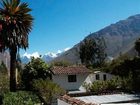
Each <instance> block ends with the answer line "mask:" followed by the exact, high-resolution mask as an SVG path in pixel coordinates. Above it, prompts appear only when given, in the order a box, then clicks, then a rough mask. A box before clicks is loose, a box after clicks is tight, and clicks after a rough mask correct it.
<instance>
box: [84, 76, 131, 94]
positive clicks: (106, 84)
mask: <svg viewBox="0 0 140 105" xmlns="http://www.w3.org/2000/svg"><path fill="white" fill-rule="evenodd" d="M83 86H84V87H85V89H86V90H87V91H90V92H95V93H102V92H106V91H109V92H110V91H116V90H121V91H131V90H132V78H131V76H129V77H128V78H120V77H115V78H113V79H111V80H107V81H95V82H93V83H92V84H87V83H84V85H83Z"/></svg>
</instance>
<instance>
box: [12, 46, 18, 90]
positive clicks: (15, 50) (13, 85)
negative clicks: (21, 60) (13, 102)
mask: <svg viewBox="0 0 140 105" xmlns="http://www.w3.org/2000/svg"><path fill="white" fill-rule="evenodd" d="M16 53H17V48H16V47H12V48H11V49H10V57H11V59H10V91H12V92H15V91H16Z"/></svg>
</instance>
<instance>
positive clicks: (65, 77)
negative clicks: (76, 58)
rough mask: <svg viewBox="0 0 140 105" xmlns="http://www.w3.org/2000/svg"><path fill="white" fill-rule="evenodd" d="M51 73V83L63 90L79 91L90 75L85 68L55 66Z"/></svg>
mask: <svg viewBox="0 0 140 105" xmlns="http://www.w3.org/2000/svg"><path fill="white" fill-rule="evenodd" d="M52 71H53V73H54V75H53V76H52V80H53V82H55V83H57V84H58V85H60V86H61V87H62V88H64V89H65V90H79V89H80V87H82V84H83V83H84V81H85V80H86V78H87V77H88V76H89V74H90V73H91V72H90V70H89V69H87V68H86V67H85V66H68V67H62V66H55V67H54V68H53V70H52Z"/></svg>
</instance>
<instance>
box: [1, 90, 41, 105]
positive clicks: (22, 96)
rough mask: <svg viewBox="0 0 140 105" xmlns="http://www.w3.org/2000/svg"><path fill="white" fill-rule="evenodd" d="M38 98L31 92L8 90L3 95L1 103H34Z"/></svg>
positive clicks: (23, 104)
mask: <svg viewBox="0 0 140 105" xmlns="http://www.w3.org/2000/svg"><path fill="white" fill-rule="evenodd" d="M37 103H40V100H39V98H38V97H37V96H36V95H35V94H33V93H31V92H24V91H19V92H9V93H6V94H5V95H4V99H3V105H35V104H37Z"/></svg>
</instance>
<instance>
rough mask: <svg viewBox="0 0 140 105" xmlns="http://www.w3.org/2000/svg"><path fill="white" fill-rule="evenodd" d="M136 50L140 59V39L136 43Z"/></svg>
mask: <svg viewBox="0 0 140 105" xmlns="http://www.w3.org/2000/svg"><path fill="white" fill-rule="evenodd" d="M135 49H136V51H137V52H138V56H139V57H140V38H139V39H138V40H136V42H135Z"/></svg>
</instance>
